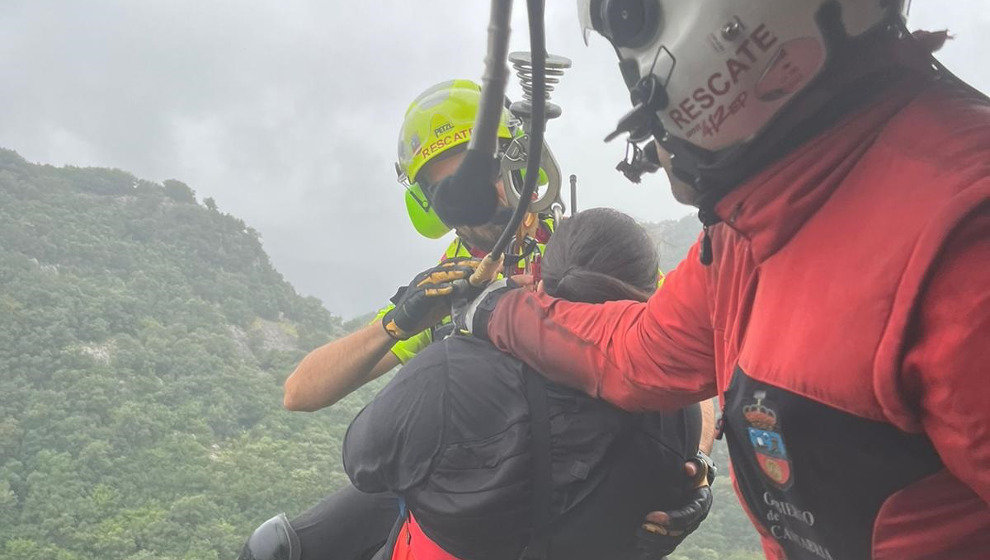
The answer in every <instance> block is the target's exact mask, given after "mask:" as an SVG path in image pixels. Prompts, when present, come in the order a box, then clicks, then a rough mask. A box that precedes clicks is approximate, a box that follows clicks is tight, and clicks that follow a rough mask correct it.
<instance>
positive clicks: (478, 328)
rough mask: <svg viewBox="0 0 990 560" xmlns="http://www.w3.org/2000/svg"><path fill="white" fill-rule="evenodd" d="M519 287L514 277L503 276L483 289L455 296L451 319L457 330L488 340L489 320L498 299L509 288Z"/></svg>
mask: <svg viewBox="0 0 990 560" xmlns="http://www.w3.org/2000/svg"><path fill="white" fill-rule="evenodd" d="M518 287H519V284H517V283H516V281H515V280H513V279H512V278H503V279H501V280H496V281H494V282H492V283H491V284H488V286H486V287H485V288H484V289H483V290H480V291H479V290H476V289H475V290H468V291H466V292H463V293H460V294H458V296H457V297H455V298H454V302H453V306H452V307H451V310H450V319H451V321H453V322H454V325H455V326H456V327H457V330H458V331H460V332H462V333H464V334H471V335H474V336H475V337H477V338H480V339H482V340H488V321H489V319H491V315H492V311H494V309H495V305H496V304H497V303H498V300H499V299H501V298H502V296H504V295H505V294H506V293H508V292H509V290H514V289H516V288H518Z"/></svg>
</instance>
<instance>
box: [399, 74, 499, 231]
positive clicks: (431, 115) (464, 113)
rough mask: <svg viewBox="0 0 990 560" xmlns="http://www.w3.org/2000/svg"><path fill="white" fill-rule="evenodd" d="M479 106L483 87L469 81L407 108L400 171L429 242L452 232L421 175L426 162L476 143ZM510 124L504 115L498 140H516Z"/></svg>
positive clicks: (439, 88) (432, 91)
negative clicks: (473, 137) (473, 131)
mask: <svg viewBox="0 0 990 560" xmlns="http://www.w3.org/2000/svg"><path fill="white" fill-rule="evenodd" d="M480 101H481V86H479V85H478V84H476V83H474V82H472V81H470V80H449V81H446V82H441V83H439V84H436V85H434V86H431V87H430V88H428V89H427V90H426V91H424V92H423V93H421V94H419V96H417V97H416V99H415V100H413V102H412V103H411V104H410V105H409V108H408V109H406V116H405V119H404V120H403V121H402V129H401V131H400V132H399V161H398V162H396V164H395V168H396V171H397V172H398V174H399V182H400V183H402V184H403V185H405V186H406V210H408V211H409V220H410V221H412V224H413V226H414V227H415V228H416V231H418V232H419V233H420V234H422V235H423V236H425V237H429V238H431V239H437V238H439V237H442V236H443V235H444V234H445V233H447V232H448V231H450V228H449V227H447V225H446V224H444V223H443V222H442V221H441V220H440V217H439V216H437V215H436V213H435V212H434V211H433V208H432V207H431V205H430V201H429V199H427V197H426V194H425V193H424V192H423V189H422V188H421V186H420V185H419V182H418V181H417V175H418V173H419V171H420V170H421V169H422V168H423V166H424V165H426V163H427V162H429V161H430V160H432V159H434V158H436V157H438V156H440V154H443V153H444V152H446V151H447V150H449V149H451V148H453V147H455V146H460V145H461V144H465V143H467V142H468V141H469V140H470V139H471V129H472V128H473V127H474V119H475V116H476V115H477V113H478V104H479V102H480ZM508 119H509V113H508V111H503V112H502V120H501V122H500V123H499V127H498V136H499V138H506V139H511V138H512V133H511V132H510V131H509V125H508Z"/></svg>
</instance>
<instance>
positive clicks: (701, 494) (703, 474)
mask: <svg viewBox="0 0 990 560" xmlns="http://www.w3.org/2000/svg"><path fill="white" fill-rule="evenodd" d="M684 471H685V474H687V475H688V477H689V479H690V480H691V481H692V483H693V485H694V488H693V489H692V492H691V495H690V498H689V500H688V502H687V503H686V504H685V505H684V506H682V507H680V508H678V509H675V510H672V511H654V512H651V513H648V514H647V515H646V521H645V523H643V524H642V525H641V526H640V528H639V529H638V530H637V531H636V556H635V558H636V560H661V559H662V558H663V557H664V556H666V555H668V554H670V553H671V552H673V551H674V549H676V548H677V546H678V545H680V544H681V542H682V541H683V540H684V539H686V538H687V536H688V535H690V534H691V533H693V532H694V531H695V529H697V528H698V526H699V525H701V522H702V521H704V520H705V518H706V517H708V512H709V511H711V509H712V489H711V486H710V485H709V476H708V473H709V471H708V465H707V464H705V463H704V462H701V461H695V460H692V461H689V462H688V463H687V464H685V468H684Z"/></svg>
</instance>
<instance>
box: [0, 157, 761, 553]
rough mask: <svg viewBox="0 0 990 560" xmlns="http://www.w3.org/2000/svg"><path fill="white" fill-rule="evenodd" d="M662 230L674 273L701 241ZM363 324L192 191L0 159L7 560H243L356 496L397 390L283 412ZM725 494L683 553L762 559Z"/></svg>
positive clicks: (655, 230) (1, 520) (725, 489)
mask: <svg viewBox="0 0 990 560" xmlns="http://www.w3.org/2000/svg"><path fill="white" fill-rule="evenodd" d="M647 227H648V229H649V230H650V231H651V234H653V235H654V236H655V239H657V241H658V246H659V247H660V248H661V251H662V253H663V254H664V261H663V262H664V263H665V265H664V267H665V268H664V269H665V270H669V268H670V267H671V266H673V264H672V263H675V262H676V260H678V259H679V256H680V255H682V254H683V253H684V252H686V250H687V247H688V246H689V245H690V244H691V243H692V242H693V241H694V238H696V237H697V230H698V227H697V223H696V220H694V219H693V218H685V219H684V220H680V221H676V222H674V221H672V222H662V223H659V224H650V225H648V226H647ZM334 281H335V279H334V278H332V277H331V278H327V279H326V282H328V283H332V282H334ZM366 320H367V319H366V318H362V319H355V320H353V321H349V322H348V323H346V324H345V323H342V322H341V320H340V318H339V317H337V316H334V315H333V314H331V312H330V311H328V310H326V309H325V308H324V307H323V306H322V304H321V303H320V302H319V301H318V300H316V299H315V298H303V297H300V296H299V295H298V294H297V293H296V291H295V290H294V289H293V287H292V286H290V285H289V284H288V283H287V282H286V281H285V279H284V278H283V277H282V275H281V274H279V272H278V271H276V270H275V269H274V268H273V266H272V264H271V262H270V261H269V258H268V255H266V253H265V251H264V250H263V249H262V246H261V243H260V240H259V237H258V233H257V232H256V231H255V230H253V229H252V228H251V227H249V226H248V225H247V224H245V223H244V222H243V221H241V220H240V219H238V218H236V217H234V216H231V215H229V214H225V213H223V212H220V211H219V210H218V209H217V207H216V204H215V203H214V202H213V201H212V200H211V199H209V198H207V199H205V200H204V201H203V202H202V203H198V202H197V200H196V197H195V193H194V192H193V191H192V189H190V188H189V187H188V186H187V185H185V184H184V183H182V182H180V181H175V180H168V181H164V182H162V183H160V184H159V183H154V182H150V181H145V180H142V179H138V178H136V177H134V176H133V175H131V174H129V173H127V172H124V171H120V170H116V169H102V168H79V167H71V166H67V167H53V166H50V165H36V164H32V163H29V162H27V161H25V160H24V159H23V158H21V157H20V156H19V155H18V154H17V153H15V152H13V151H9V150H0V560H89V559H92V560H178V559H190V560H216V559H232V558H234V557H236V554H237V551H238V550H239V548H240V546H241V545H242V543H243V542H244V539H245V538H246V537H247V536H248V535H249V534H250V532H251V531H252V530H253V529H254V528H255V527H256V526H257V525H258V524H259V523H260V522H262V521H264V520H265V519H268V518H269V517H271V516H272V515H274V514H276V513H278V512H281V511H285V512H287V513H288V514H289V515H290V516H294V515H296V514H298V513H300V512H301V511H302V510H303V509H305V508H306V507H308V506H310V505H312V504H313V503H315V502H316V501H317V500H319V499H320V498H321V497H322V496H324V495H326V494H327V493H329V492H331V491H332V490H333V489H335V488H337V487H339V486H340V485H342V484H345V483H346V482H347V481H346V476H345V475H344V474H343V471H342V469H341V467H340V444H341V441H342V438H343V434H344V431H345V430H346V428H347V425H348V424H349V422H350V420H351V419H352V418H353V416H354V415H355V414H356V413H357V411H358V410H360V407H361V406H362V405H363V403H365V402H367V401H368V400H369V399H370V398H371V397H372V396H373V395H374V393H375V392H376V391H377V389H378V388H379V387H380V386H381V384H382V383H383V382H384V380H379V381H378V382H376V383H372V384H370V385H368V386H366V387H364V388H362V389H360V390H359V391H357V392H356V393H355V394H353V395H351V396H350V397H348V398H347V399H345V400H343V401H342V402H340V403H338V404H336V405H334V406H333V407H331V408H329V409H325V410H323V411H320V412H317V413H313V414H302V413H289V412H286V411H284V410H283V409H282V406H281V398H282V388H281V385H282V382H283V381H284V379H285V377H286V376H287V375H288V374H289V372H291V371H292V369H293V367H294V365H295V364H296V363H297V362H298V360H299V359H301V357H302V356H303V355H304V354H305V352H306V351H308V350H311V349H312V348H314V347H316V346H318V345H321V344H323V343H325V342H326V341H328V340H330V339H333V338H335V337H338V336H341V335H342V334H344V333H345V332H347V331H348V330H352V329H354V328H357V327H360V326H362V325H363V324H365V322H366ZM717 457H718V458H719V460H720V462H722V463H724V462H725V457H724V451H720V452H719V455H717ZM715 491H716V494H717V496H718V502H717V506H716V509H715V510H713V512H712V515H711V519H710V521H709V522H707V523H706V524H705V526H704V527H703V528H702V530H700V531H699V532H698V534H697V535H694V536H692V537H691V540H690V541H689V542H687V543H685V545H683V546H682V548H681V550H680V551H678V553H677V554H676V555H674V556H672V557H671V558H672V559H682V558H732V559H736V560H740V559H750V558H757V557H758V555H757V552H756V550H757V548H756V547H757V544H756V540H755V537H754V533H753V530H752V528H751V527H750V526H749V524H748V523H747V521H746V519H745V516H744V515H743V514H742V512H741V510H740V509H739V506H738V504H737V502H736V499H735V497H734V496H732V493H731V489H730V485H729V484H728V482H727V481H722V482H721V483H720V484H718V485H716V489H715Z"/></svg>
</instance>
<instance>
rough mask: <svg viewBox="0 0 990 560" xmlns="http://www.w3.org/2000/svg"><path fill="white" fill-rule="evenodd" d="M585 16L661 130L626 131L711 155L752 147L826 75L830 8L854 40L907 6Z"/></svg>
mask: <svg viewBox="0 0 990 560" xmlns="http://www.w3.org/2000/svg"><path fill="white" fill-rule="evenodd" d="M578 10H579V18H580V21H581V25H582V27H583V31H584V35H585V42H586V43H587V40H588V35H589V33H590V31H592V30H594V31H597V32H598V33H600V34H601V35H603V36H604V37H605V38H606V39H608V40H609V42H610V43H612V45H613V46H614V47H615V49H616V52H617V54H618V55H619V58H620V68H621V69H622V73H623V77H624V78H625V81H626V85H627V86H628V87H629V89H630V91H631V92H632V96H633V103H634V104H636V103H643V104H649V105H650V107H649V109H650V111H649V112H650V113H655V115H656V118H657V119H659V124H660V125H662V130H660V129H659V127H657V126H656V121H653V126H651V127H650V128H651V130H642V129H640V130H635V128H636V126H634V125H632V124H629V123H626V124H627V125H628V126H626V130H625V131H630V132H631V133H632V136H633V137H634V138H633V139H640V140H641V139H645V137H646V136H647V135H648V134H654V135H659V136H660V137H658V138H657V140H658V141H660V142H661V144H664V145H666V142H665V141H664V138H663V134H666V135H669V136H668V138H667V140H670V137H674V138H677V139H680V140H681V141H683V142H686V143H688V144H690V145H692V146H694V147H696V148H699V149H701V150H704V151H706V152H709V153H712V152H721V151H723V150H727V149H730V148H737V147H739V146H742V145H745V144H746V143H748V142H750V141H752V140H753V139H754V138H755V137H756V136H758V135H759V134H760V132H761V131H762V130H763V129H764V128H766V126H767V124H768V123H770V121H771V120H772V119H773V118H774V116H775V115H777V114H778V113H779V112H780V111H781V109H782V108H783V107H785V106H786V105H787V103H788V101H790V100H791V99H792V98H793V97H794V96H795V94H797V93H798V92H801V91H802V90H803V89H804V88H805V87H806V86H807V85H808V84H809V82H811V81H812V80H813V79H814V78H815V77H816V76H817V75H818V74H819V73H820V72H821V71H822V69H823V67H824V66H825V63H826V61H827V60H829V57H830V55H831V54H832V52H831V51H832V49H833V48H839V47H837V46H835V45H833V44H831V43H832V41H830V38H829V37H827V36H826V33H825V32H824V31H823V29H822V14H823V13H825V12H826V10H830V11H829V13H831V14H833V17H835V14H838V17H839V18H841V24H842V27H843V28H844V31H845V36H846V37H849V38H856V37H858V36H861V35H863V34H865V33H867V32H869V31H870V30H872V29H875V28H877V27H879V26H886V25H903V18H904V16H905V13H904V12H905V8H904V2H903V0H732V1H729V0H578ZM651 121H652V119H651ZM622 126H623V125H622V124H621V123H620V128H621V127H622ZM640 128H642V127H641V126H640ZM658 131H659V132H658ZM637 136H638V138H637ZM680 143H681V142H677V144H680ZM674 151H675V152H676V150H674Z"/></svg>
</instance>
